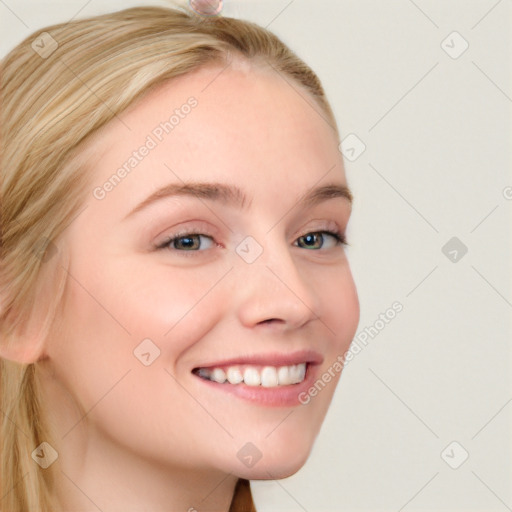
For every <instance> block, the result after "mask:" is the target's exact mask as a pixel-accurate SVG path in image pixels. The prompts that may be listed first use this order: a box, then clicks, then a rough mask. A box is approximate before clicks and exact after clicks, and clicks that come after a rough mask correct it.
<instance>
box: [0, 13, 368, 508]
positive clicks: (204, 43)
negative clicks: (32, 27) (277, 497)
mask: <svg viewBox="0 0 512 512" xmlns="http://www.w3.org/2000/svg"><path fill="white" fill-rule="evenodd" d="M1 99H2V109H1V111H2V144H1V147H2V154H1V259H0V294H1V295H0V296H1V303H0V321H1V323H0V328H1V338H0V357H1V359H0V373H1V404H0V406H1V410H2V424H1V442H2V446H1V475H0V478H1V490H0V493H1V494H0V498H1V501H0V510H1V511H2V512H21V511H27V510H30V511H31V512H35V511H52V512H56V511H59V512H64V511H69V510H73V511H90V510H91V511H92V510H102V511H103V512H111V511H124V512H130V511H141V510H148V511H149V510H151V511H152V512H154V511H179V510H182V511H189V512H191V511H194V510H197V511H214V510H215V511H228V510H230V511H235V510H236V511H242V510H243V511H249V510H254V505H253V503H252V498H251V493H250V488H249V482H248V481H249V480H250V479H279V478H284V477H287V476H290V475H292V474H293V473H295V472H296V471H298V470H299V469H300V468H301V467H302V466H303V465H304V463H305V461H306V460H307V458H308V455H309V453H310V451H311V448H312V446H313V442H314V440H315V437H316V436H317V434H318V432H319V429H320V426H321V424H322V421H323V419H324V417H325V414H326V412H327V409H328V407H329V404H330V401H331V398H332V395H333V393H334V389H335V386H336V383H337V381H338V379H339V376H340V372H341V369H342V362H343V354H344V353H345V352H346V350H347V349H348V347H349V344H350V342H351V340H352V338H353V335H354V333H355V330H356V327H357V323H358V319H359V303H358V299H357V293H356V288H355V285H354V282H353V279H352V275H351V271H350V267H349V264H348V261H347V258H346V255H345V252H344V244H345V243H346V240H345V230H346V227H347V223H348V221H349V216H350V211H351V193H350V190H349V188H348V185H347V181H346V177H345V175H344V169H343V162H342V157H341V154H340V152H339V150H338V144H339V134H338V131H337V127H336V121H335V119H334V117H333V114H332V111H331V109H330V107H329V105H328V103H327V100H326V98H325V96H324V92H323V89H322V86H321V84H320V81H319V80H318V78H317V77H316V75H315V74H314V73H313V71H312V70H311V69H310V68H309V67H308V66H307V65H306V64H305V63H304V62H303V61H301V60H300V59H299V58H298V57H297V56H296V55H295V54H294V53H293V52H292V51H290V50H289V49H288V48H287V47H286V46H285V45H284V44H283V43H282V42H281V41H280V40H279V39H278V38H277V37H275V36H274V35H272V34H271V33H269V32H268V31H266V30H264V29H263V28H260V27H258V26H257V25H255V24H252V23H249V22H244V21H240V20H235V19H230V18H222V17H212V18H204V17H201V16H198V15H197V14H195V13H193V12H188V11H186V10H179V9H165V8H157V7H154V8H149V7H146V8H134V9H128V10H125V11H121V12H116V13H113V14H108V15H103V16H98V17H94V18H90V19H84V20H78V21H72V22H71V23H66V24H60V25H55V26H51V27H47V28H46V29H44V30H43V31H41V32H38V33H36V34H34V35H33V36H31V37H30V38H28V39H27V40H25V41H24V42H22V43H21V44H19V45H18V46H17V47H16V48H14V49H13V50H12V51H11V52H10V53H9V55H7V57H6V58H5V59H4V60H3V62H2V66H1Z"/></svg>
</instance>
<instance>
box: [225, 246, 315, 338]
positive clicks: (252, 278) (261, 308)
mask: <svg viewBox="0 0 512 512" xmlns="http://www.w3.org/2000/svg"><path fill="white" fill-rule="evenodd" d="M269 242H270V241H269ZM235 275H236V282H237V286H238V287H239V288H238V289H237V290H233V293H235V297H234V298H235V303H236V307H237V314H238V318H239V320H240V322H241V323H242V324H243V325H244V326H245V327H254V326H256V325H258V324H261V325H273V326H276V327H280V328H281V329H283V330H292V329H297V328H299V327H302V326H303V325H305V324H307V323H308V322H310V321H311V320H315V319H317V318H319V315H320V313H321V311H320V307H321V304H320V300H319V293H320V291H319V290H318V289H316V288H315V281H314V279H313V276H312V274H310V273H304V272H303V273H302V275H301V273H300V272H299V269H298V267H297V262H296V261H294V258H293V256H292V254H291V253H290V250H289V248H287V247H286V245H285V244H283V243H281V245H280V246H277V242H273V243H272V244H271V243H267V244H266V246H265V247H264V248H263V252H262V254H261V255H260V256H259V258H258V259H257V260H256V261H254V262H252V263H247V262H246V261H244V260H243V259H242V258H240V260H238V261H237V264H236V268H235Z"/></svg>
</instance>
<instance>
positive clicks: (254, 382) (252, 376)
mask: <svg viewBox="0 0 512 512" xmlns="http://www.w3.org/2000/svg"><path fill="white" fill-rule="evenodd" d="M244 382H245V383H246V384H247V385H248V386H259V385H260V384H261V377H260V372H259V371H258V370H256V368H246V369H245V372H244Z"/></svg>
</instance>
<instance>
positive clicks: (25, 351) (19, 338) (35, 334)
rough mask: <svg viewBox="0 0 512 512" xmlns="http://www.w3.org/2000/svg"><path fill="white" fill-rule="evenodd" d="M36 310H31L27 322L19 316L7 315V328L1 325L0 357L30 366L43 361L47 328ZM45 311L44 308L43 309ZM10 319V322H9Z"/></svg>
mask: <svg viewBox="0 0 512 512" xmlns="http://www.w3.org/2000/svg"><path fill="white" fill-rule="evenodd" d="M37 309H38V308H32V310H31V311H30V312H29V313H28V316H27V320H23V319H22V318H21V317H20V316H19V315H18V316H16V315H14V314H13V315H9V317H8V320H6V322H5V323H7V322H9V327H10V328H9V327H8V326H7V325H2V327H1V334H0V357H1V358H2V359H8V360H9V361H14V362H16V363H21V364H31V363H35V362H36V361H39V360H40V359H44V358H45V357H46V355H45V354H44V347H45V338H46V334H47V330H48V329H47V328H45V321H44V319H43V318H42V317H41V312H40V311H38V310H37ZM45 309H46V308H45ZM11 319H12V320H11Z"/></svg>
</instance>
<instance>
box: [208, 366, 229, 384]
mask: <svg viewBox="0 0 512 512" xmlns="http://www.w3.org/2000/svg"><path fill="white" fill-rule="evenodd" d="M210 379H211V380H213V381H215V382H218V383H219V384H223V383H224V382H226V372H225V371H224V370H223V369H222V368H214V369H213V371H212V374H211V375H210Z"/></svg>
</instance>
